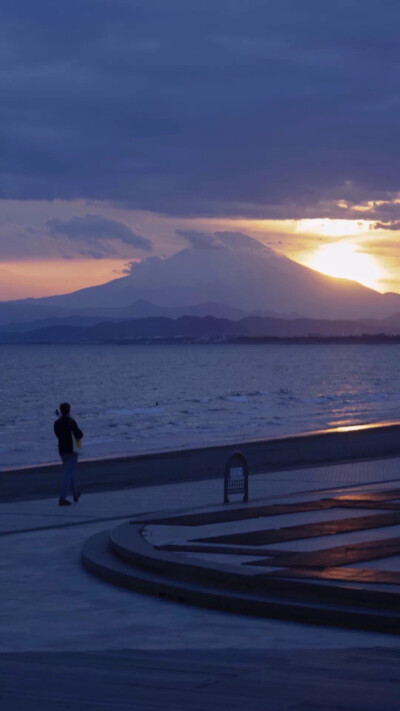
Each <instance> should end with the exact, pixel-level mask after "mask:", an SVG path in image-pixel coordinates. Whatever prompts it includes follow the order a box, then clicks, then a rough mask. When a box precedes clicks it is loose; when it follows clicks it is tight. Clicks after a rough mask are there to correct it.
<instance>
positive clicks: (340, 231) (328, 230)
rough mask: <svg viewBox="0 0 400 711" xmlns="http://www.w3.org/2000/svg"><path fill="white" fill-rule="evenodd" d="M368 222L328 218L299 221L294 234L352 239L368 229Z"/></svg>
mask: <svg viewBox="0 0 400 711" xmlns="http://www.w3.org/2000/svg"><path fill="white" fill-rule="evenodd" d="M370 225H371V222H370V221H368V220H332V219H330V218H324V219H320V220H318V219H313V220H299V221H298V222H297V225H296V232H301V233H307V234H310V233H311V234H317V235H321V236H323V237H352V236H354V237H355V236H357V235H362V234H364V233H366V232H368V230H369V229H370Z"/></svg>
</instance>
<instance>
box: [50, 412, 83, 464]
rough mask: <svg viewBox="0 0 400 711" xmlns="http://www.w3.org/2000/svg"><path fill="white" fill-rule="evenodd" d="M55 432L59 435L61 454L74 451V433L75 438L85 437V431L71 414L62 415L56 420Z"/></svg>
mask: <svg viewBox="0 0 400 711" xmlns="http://www.w3.org/2000/svg"><path fill="white" fill-rule="evenodd" d="M54 432H55V435H56V437H58V451H59V453H60V456H62V455H63V454H72V452H73V451H74V441H73V439H72V435H74V437H75V439H82V437H83V432H82V431H81V430H80V429H79V427H78V425H77V424H76V422H75V420H73V419H72V417H70V416H69V415H61V417H59V418H58V420H56V421H55V423H54Z"/></svg>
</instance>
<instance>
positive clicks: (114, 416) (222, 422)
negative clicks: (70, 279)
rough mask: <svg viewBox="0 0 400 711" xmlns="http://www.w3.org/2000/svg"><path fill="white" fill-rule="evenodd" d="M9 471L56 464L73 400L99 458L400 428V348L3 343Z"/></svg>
mask: <svg viewBox="0 0 400 711" xmlns="http://www.w3.org/2000/svg"><path fill="white" fill-rule="evenodd" d="M0 366H1V371H0V372H1V383H0V386H1V390H0V467H2V468H5V467H11V466H18V465H25V464H34V463H39V462H48V461H54V460H56V459H57V448H56V439H55V437H54V434H53V421H54V419H55V417H54V410H55V409H56V407H58V405H59V403H60V402H62V401H64V400H67V401H69V402H70V403H71V405H72V412H71V414H72V415H73V416H74V417H75V418H76V420H77V421H78V424H79V426H80V427H81V429H82V430H83V431H84V440H83V455H82V456H87V457H97V456H102V455H116V454H120V453H121V454H125V453H135V452H144V451H155V450H162V449H168V448H178V447H190V446H196V445H200V446H202V445H206V444H212V443H216V442H234V441H241V440H245V439H252V438H260V437H269V436H279V435H285V434H290V433H295V432H306V431H309V430H314V429H324V428H330V427H337V426H347V425H357V424H364V423H370V422H381V421H385V420H392V419H398V418H399V416H400V345H364V344H362V345H361V344H360V345H359V344H351V345H350V344H349V345H342V344H329V345H325V344H309V345H297V344H296V345H291V344H290V345H270V344H266V345H176V346H175V345H143V346H132V345H126V346H123V345H88V346H86V345H85V346H84V345H71V346H56V345H54V346H52V345H37V346H29V345H23V346H22V345H21V346H0Z"/></svg>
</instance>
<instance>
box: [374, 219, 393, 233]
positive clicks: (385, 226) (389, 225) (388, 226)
mask: <svg viewBox="0 0 400 711" xmlns="http://www.w3.org/2000/svg"><path fill="white" fill-rule="evenodd" d="M372 228H373V229H374V230H394V231H398V230H400V220H392V221H391V222H375V223H374V224H373V225H372Z"/></svg>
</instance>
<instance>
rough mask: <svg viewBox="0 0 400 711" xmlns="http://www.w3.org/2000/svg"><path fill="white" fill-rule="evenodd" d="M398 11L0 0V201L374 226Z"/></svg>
mask: <svg viewBox="0 0 400 711" xmlns="http://www.w3.org/2000/svg"><path fill="white" fill-rule="evenodd" d="M399 21H400V6H399V4H398V2H397V0H396V1H394V0H386V2H385V3H384V8H383V6H382V3H381V2H379V1H378V0H364V2H363V3H362V4H361V3H360V2H359V0H336V1H335V3H321V0H303V2H301V3H300V2H299V1H298V0H281V1H280V2H279V3H265V2H264V3H262V2H260V1H259V0H219V1H218V3H215V0H202V2H198V1H197V0H196V1H195V0H169V1H168V2H165V1H164V0H136V1H135V2H129V1H128V0H96V2H93V1H92V0H69V2H68V3H58V2H54V0H36V1H35V2H34V3H33V2H32V1H31V0H14V2H13V3H3V4H2V6H1V8H0V39H1V50H0V51H1V67H2V69H1V71H0V92H1V96H2V119H1V125H0V132H1V133H0V140H1V157H2V160H1V167H0V198H4V199H7V198H9V199H23V200H27V199H33V200H38V199H45V200H53V199H55V198H60V199H63V200H73V199H79V198H83V199H89V200H99V201H107V202H111V203H118V204H122V205H125V206H127V207H130V208H134V209H144V210H151V211H154V212H159V213H164V214H170V215H176V216H189V217H190V216H198V215H203V216H204V215H209V216H235V215H236V216H239V215H240V216H246V217H264V218H277V219H280V218H296V219H297V218H301V217H313V216H316V217H324V216H336V217H349V216H352V217H354V214H358V215H360V214H361V213H360V212H358V213H357V212H355V211H356V210H357V209H358V208H359V206H360V205H362V206H364V207H365V209H364V207H363V208H362V209H363V213H362V216H363V218H365V219H369V217H370V216H371V217H372V219H376V220H380V219H382V220H384V215H383V214H382V212H383V213H384V212H385V210H382V205H381V204H379V203H382V201H386V203H387V204H391V202H392V200H394V199H395V196H396V195H397V194H398V193H399V192H400V152H399V151H398V143H399V134H398V125H399V118H400V117H399V111H400V94H399V80H398V72H397V63H398V26H399ZM368 201H369V202H368ZM371 201H372V203H371ZM374 201H375V202H374ZM386 212H387V210H386ZM394 212H395V215H394V216H393V219H399V217H400V210H399V206H398V205H396V206H395V209H394ZM53 227H54V226H53ZM72 229H73V226H72ZM65 234H66V233H65ZM86 236H87V237H88V236H89V235H88V234H87V233H86ZM70 239H73V237H70ZM119 239H121V237H120V238H119ZM142 248H144V249H146V247H142Z"/></svg>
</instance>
